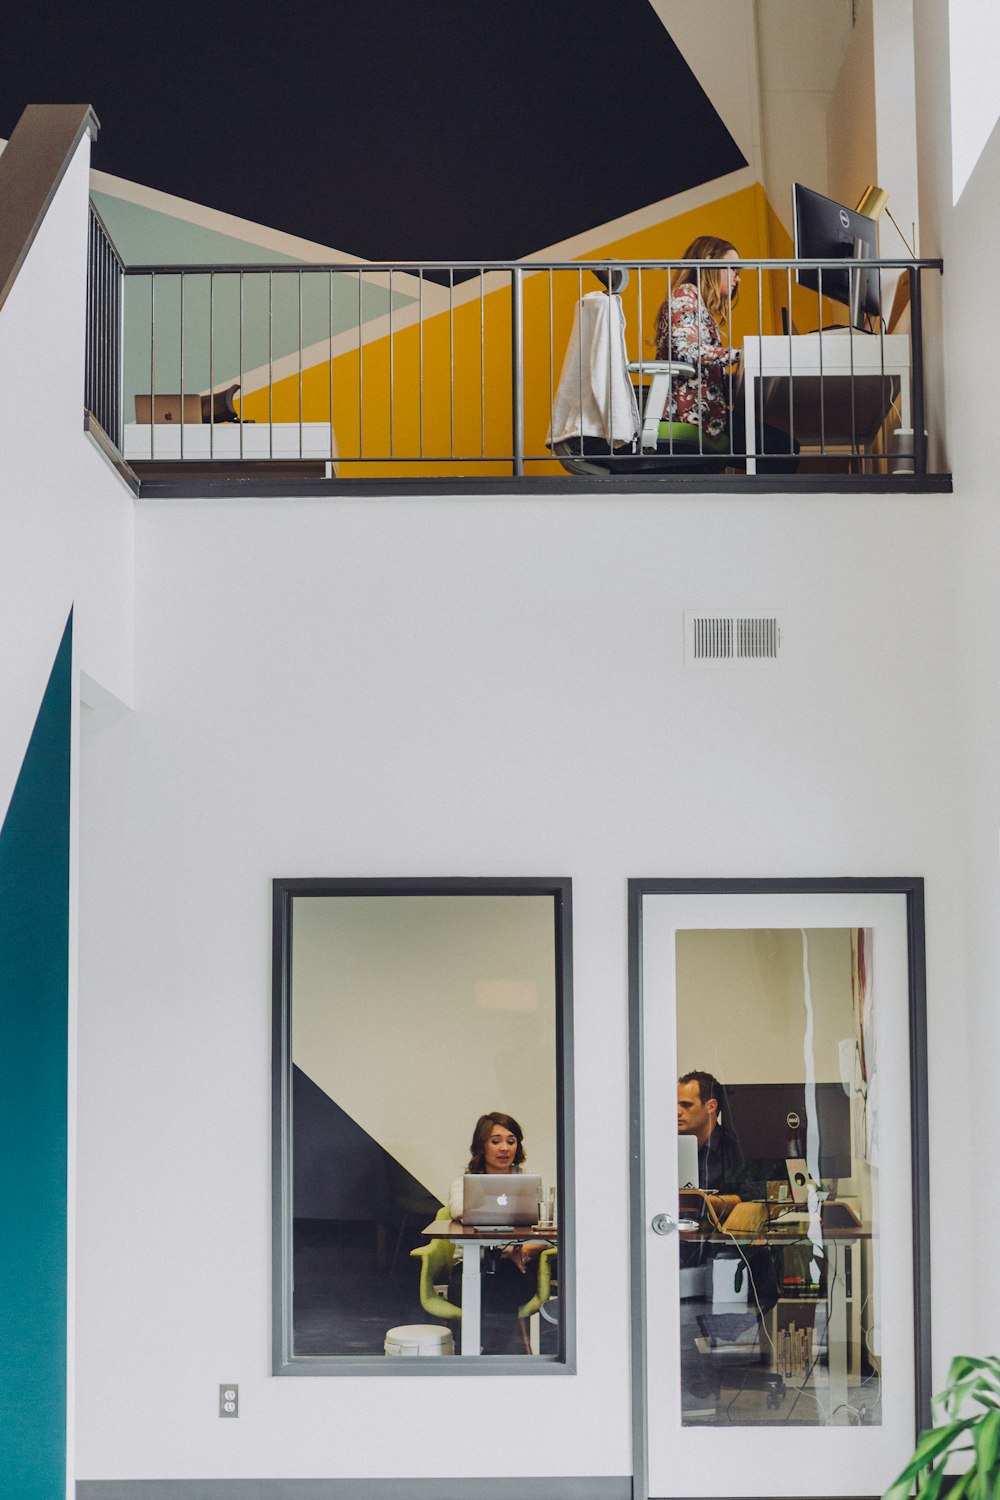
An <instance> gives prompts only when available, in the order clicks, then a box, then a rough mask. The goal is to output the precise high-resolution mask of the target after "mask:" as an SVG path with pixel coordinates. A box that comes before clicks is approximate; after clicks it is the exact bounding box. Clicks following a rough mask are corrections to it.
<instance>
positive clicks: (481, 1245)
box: [420, 1219, 558, 1355]
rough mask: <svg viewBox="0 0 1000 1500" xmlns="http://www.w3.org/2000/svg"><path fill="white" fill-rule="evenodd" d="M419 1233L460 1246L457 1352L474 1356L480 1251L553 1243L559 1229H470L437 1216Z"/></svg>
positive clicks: (477, 1342) (478, 1319)
mask: <svg viewBox="0 0 1000 1500" xmlns="http://www.w3.org/2000/svg"><path fill="white" fill-rule="evenodd" d="M420 1232H421V1234H426V1235H427V1236H428V1237H429V1238H430V1239H434V1240H452V1241H453V1242H454V1243H455V1244H456V1245H461V1246H462V1323H461V1345H460V1352H461V1353H462V1354H476V1355H478V1354H479V1353H480V1344H481V1342H482V1339H481V1324H482V1319H481V1301H480V1295H481V1288H480V1276H481V1272H482V1260H483V1251H484V1250H486V1249H489V1248H491V1247H492V1248H496V1246H498V1245H512V1244H514V1243H516V1242H520V1243H521V1244H525V1243H527V1242H529V1241H530V1242H531V1243H532V1244H537V1243H538V1242H539V1241H540V1240H544V1242H545V1243H546V1244H547V1245H554V1244H555V1243H556V1239H557V1236H558V1231H557V1230H556V1229H554V1228H544V1229H536V1228H533V1227H532V1226H530V1225H526V1226H525V1227H524V1228H523V1229H502V1230H494V1229H472V1228H470V1227H469V1226H468V1225H466V1224H462V1223H460V1221H459V1220H457V1219H437V1220H435V1222H434V1223H433V1224H428V1225H427V1227H426V1228H425V1229H422V1230H421V1231H420Z"/></svg>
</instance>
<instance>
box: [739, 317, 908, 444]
mask: <svg viewBox="0 0 1000 1500" xmlns="http://www.w3.org/2000/svg"><path fill="white" fill-rule="evenodd" d="M760 382H763V392H761V391H760V390H759V389H758V386H759V383H760ZM761 395H763V408H764V420H765V421H770V422H771V424H772V425H773V426H775V427H779V428H781V429H782V430H784V431H787V430H788V426H789V421H790V420H791V421H792V422H793V423H794V430H795V438H796V441H797V442H798V443H800V444H801V446H802V447H803V448H806V447H820V446H822V447H823V449H839V448H842V447H847V446H849V447H852V448H854V449H855V450H856V449H857V448H859V447H864V446H866V445H867V444H868V443H870V442H871V440H872V439H873V438H874V437H875V435H876V433H877V432H878V430H879V428H880V427H881V426H882V423H883V421H884V420H885V416H886V413H887V412H888V410H889V407H890V406H891V404H892V402H893V401H894V400H895V399H896V398H897V396H898V398H899V402H900V424H899V425H900V426H901V427H911V426H912V425H913V424H912V422H911V420H910V340H909V337H908V336H907V335H906V334H899V333H894V334H886V335H881V336H880V335H879V334H874V333H859V332H857V331H855V332H853V333H851V332H849V331H847V330H845V331H844V332H840V331H839V330H837V331H829V330H828V331H827V332H825V333H793V334H791V335H789V336H788V337H785V335H783V334H764V335H762V336H761V337H757V336H756V335H753V336H751V337H750V338H747V339H744V341H743V399H744V402H745V404H746V434H747V473H748V474H756V472H757V461H756V454H757V418H758V415H759V411H760V402H761Z"/></svg>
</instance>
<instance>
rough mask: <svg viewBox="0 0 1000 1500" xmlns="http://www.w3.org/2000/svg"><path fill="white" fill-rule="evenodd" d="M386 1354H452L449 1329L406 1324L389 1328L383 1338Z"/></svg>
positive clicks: (426, 1324)
mask: <svg viewBox="0 0 1000 1500" xmlns="http://www.w3.org/2000/svg"><path fill="white" fill-rule="evenodd" d="M385 1352H386V1354H454V1352H455V1340H454V1339H453V1338H452V1336H451V1329H450V1328H443V1327H441V1325H440V1324H438V1323H406V1324H404V1325H403V1327H401V1328H390V1329H389V1332H388V1333H387V1334H386V1336H385Z"/></svg>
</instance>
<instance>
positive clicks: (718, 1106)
mask: <svg viewBox="0 0 1000 1500" xmlns="http://www.w3.org/2000/svg"><path fill="white" fill-rule="evenodd" d="M724 1098H725V1090H724V1089H723V1087H722V1085H721V1084H720V1082H719V1080H718V1079H717V1078H716V1077H715V1076H714V1075H713V1074H712V1073H702V1072H698V1071H695V1072H691V1073H685V1074H684V1075H683V1076H682V1077H681V1078H679V1079H678V1080H677V1134H678V1135H693V1136H694V1137H695V1139H696V1140H697V1142H698V1186H699V1187H700V1188H703V1189H704V1190H705V1191H706V1192H710V1193H719V1192H725V1191H726V1190H727V1187H730V1188H731V1186H732V1184H731V1182H730V1179H731V1177H732V1176H733V1174H735V1173H737V1172H738V1171H739V1168H740V1166H741V1165H742V1158H741V1155H740V1149H739V1145H738V1143H737V1141H736V1137H735V1136H734V1135H732V1134H731V1133H730V1132H729V1131H727V1129H726V1127H725V1116H724V1115H723V1112H722V1111H723V1100H724Z"/></svg>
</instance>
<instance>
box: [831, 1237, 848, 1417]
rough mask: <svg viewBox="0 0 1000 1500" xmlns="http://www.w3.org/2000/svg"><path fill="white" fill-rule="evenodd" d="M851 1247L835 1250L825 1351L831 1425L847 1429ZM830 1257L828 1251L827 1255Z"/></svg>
mask: <svg viewBox="0 0 1000 1500" xmlns="http://www.w3.org/2000/svg"><path fill="white" fill-rule="evenodd" d="M853 1249H854V1247H853V1245H849V1244H843V1243H841V1244H839V1245H836V1246H835V1247H834V1255H835V1257H836V1258H835V1260H834V1266H835V1268H836V1269H835V1271H834V1272H833V1274H832V1275H830V1273H829V1272H828V1273H827V1274H828V1276H829V1291H828V1296H827V1314H826V1318H827V1322H826V1351H827V1368H828V1370H829V1375H830V1418H829V1420H830V1425H831V1426H832V1427H846V1426H848V1425H849V1422H850V1415H851V1414H850V1412H849V1411H848V1410H847V1399H848V1398H847V1365H848V1348H847V1335H848V1328H847V1257H848V1256H849V1255H850V1254H851V1253H852V1251H853ZM827 1253H828V1254H829V1249H828V1251H827Z"/></svg>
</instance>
